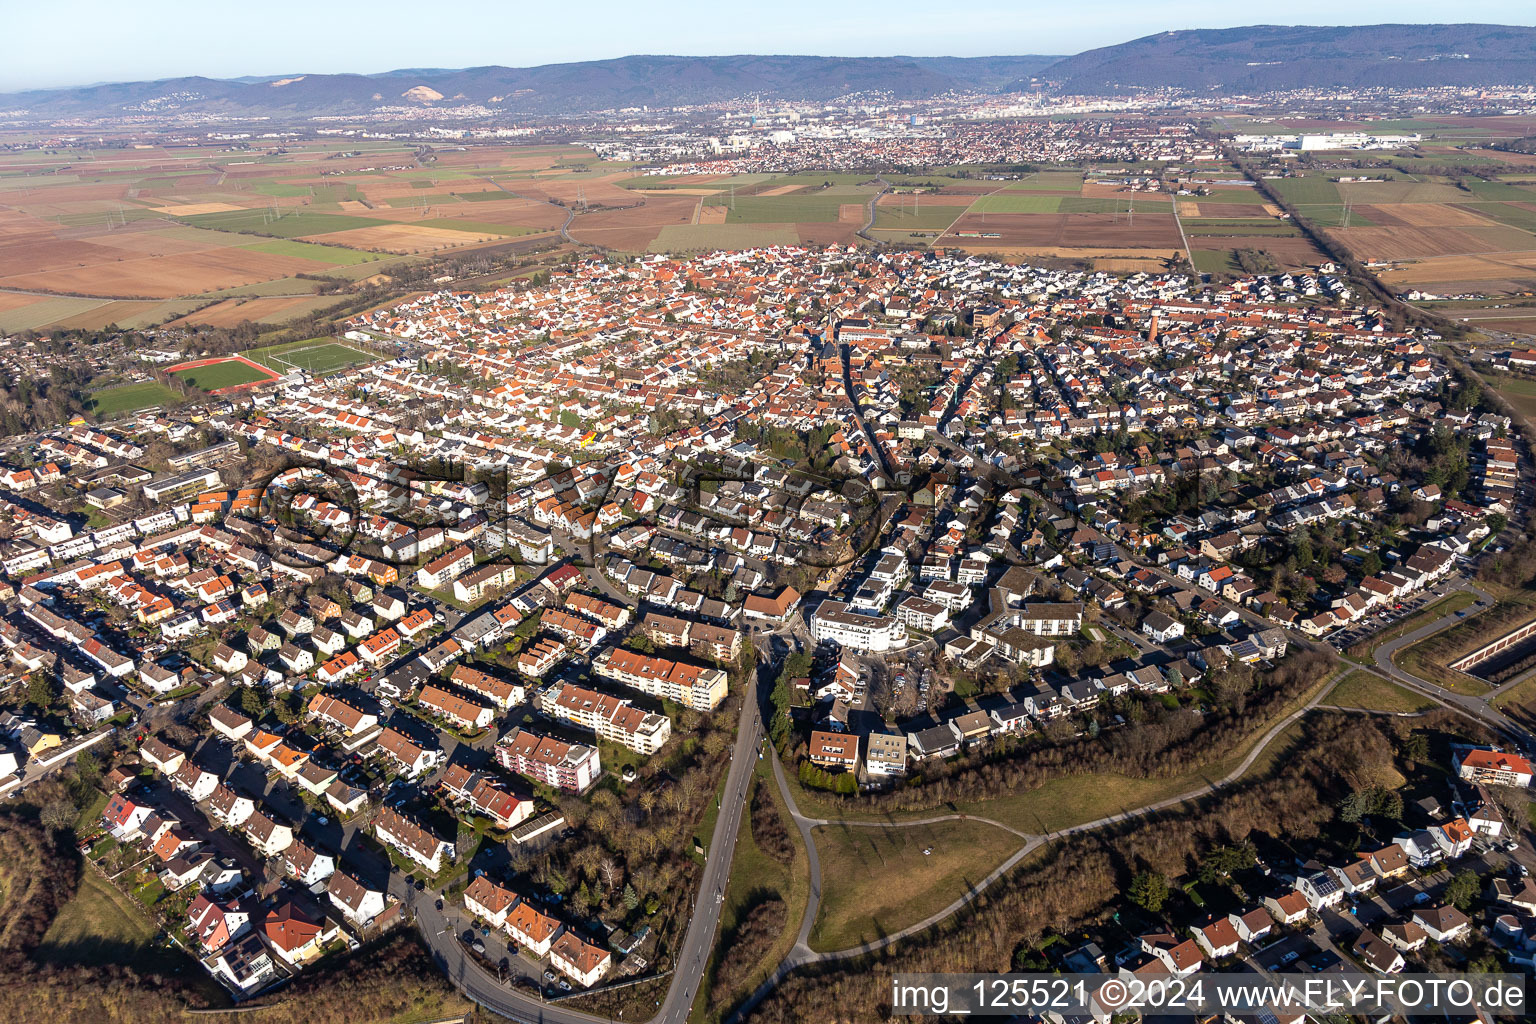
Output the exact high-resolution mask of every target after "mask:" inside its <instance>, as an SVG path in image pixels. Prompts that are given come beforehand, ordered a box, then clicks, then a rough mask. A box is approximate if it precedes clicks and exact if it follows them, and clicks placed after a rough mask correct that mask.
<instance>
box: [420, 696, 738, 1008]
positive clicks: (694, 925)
mask: <svg viewBox="0 0 1536 1024" xmlns="http://www.w3.org/2000/svg"><path fill="white" fill-rule="evenodd" d="M762 742H763V721H762V716H761V715H760V714H759V713H758V708H757V701H756V687H753V686H749V687H744V688H743V693H742V707H741V719H740V722H739V724H738V727H737V730H736V745H735V747H734V748H733V750H732V754H731V767H730V769H729V771H727V773H726V778H725V788H724V789H723V790H722V791H721V793H720V796H719V800H720V813H719V816H718V817H717V818H716V820H715V831H714V834H713V835H712V836H711V837H710V843H709V848H708V850H707V851H706V852H705V859H704V878H703V881H702V882H701V883H700V885H699V892H698V897H697V899H696V903H695V906H694V908H693V915H692V918H691V919H690V920H689V922H688V931H687V933H686V934H685V935H684V937H683V944H682V947H681V948H680V949H679V950H678V951H677V953H676V956H675V957H674V959H673V972H672V974H671V979H672V984H671V987H670V988H668V989H667V996H666V998H665V999H664V1000H662V1002H661V1005H660V1007H659V1008H658V1009H657V1012H656V1014H655V1016H653V1017H652V1018H651V1019H650V1024H684V1022H685V1021H686V1020H687V1019H688V1011H689V1009H690V1008H691V1007H692V1005H693V999H694V996H695V995H697V993H698V991H699V983H700V981H701V980H702V979H703V977H704V968H705V966H706V965H707V964H708V963H709V954H710V951H711V950H712V949H713V948H714V942H715V929H716V927H717V926H718V925H719V923H720V908H721V906H722V900H723V897H724V894H725V887H726V883H727V881H728V880H729V878H730V873H731V858H732V856H733V855H734V854H735V851H736V834H737V832H738V831H739V830H740V827H741V812H742V808H743V807H744V806H745V804H746V799H747V792H748V786H749V784H750V782H751V777H752V769H753V766H754V765H755V764H756V763H757V755H758V752H759V750H761V748H762ZM406 899H407V903H408V905H409V906H410V908H411V910H413V911H414V912H415V914H416V923H417V925H418V926H419V927H420V929H421V934H422V937H423V938H424V939H425V940H426V942H427V945H428V946H429V947H431V950H432V955H433V957H434V959H436V960H437V963H438V966H439V967H441V968H442V969H443V970H444V971H445V972H447V974H448V977H449V978H450V979H452V981H453V982H454V984H455V985H457V986H458V987H459V988H460V989H461V990H462V991H463V992H464V994H465V995H467V996H468V997H469V998H471V999H473V1000H474V1001H475V1002H476V1003H478V1004H480V1005H481V1006H483V1007H484V1008H486V1009H487V1010H491V1011H492V1012H494V1013H498V1014H501V1015H502V1016H504V1017H508V1018H511V1019H512V1020H515V1021H522V1022H528V1024H534V1022H537V1024H591V1022H593V1021H602V1020H605V1019H606V1018H603V1017H597V1016H593V1015H592V1014H588V1013H582V1012H581V1011H579V1010H576V1009H570V1008H567V1007H566V1006H564V1005H562V1004H561V1003H558V1002H556V1003H544V1002H540V1001H539V999H538V998H537V997H534V996H531V995H529V994H527V993H526V992H523V991H519V990H515V989H512V988H509V987H508V986H507V985H505V984H503V983H502V982H501V981H499V980H498V979H497V977H496V975H494V974H492V973H491V972H489V971H487V970H485V968H483V967H481V966H480V964H479V963H478V962H477V961H476V960H475V959H474V958H473V957H471V956H470V955H469V954H468V953H467V952H466V951H465V949H464V947H463V946H462V945H460V943H459V940H458V936H457V934H456V930H455V928H454V927H453V925H452V924H450V923H449V921H448V919H447V918H446V917H445V916H444V914H443V913H442V912H441V911H439V910H438V909H437V906H436V899H437V894H436V893H434V892H431V891H427V892H424V893H420V894H418V893H416V892H415V891H409V892H408V893H407V896H406Z"/></svg>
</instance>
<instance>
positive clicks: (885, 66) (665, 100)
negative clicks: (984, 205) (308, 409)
mask: <svg viewBox="0 0 1536 1024" xmlns="http://www.w3.org/2000/svg"><path fill="white" fill-rule="evenodd" d="M1059 59H1060V58H1059V57H1054V56H1025V57H796V56H752V55H741V56H731V57H662V56H637V57H619V58H617V59H614V60H599V61H584V62H581V63H576V64H546V65H544V66H542V67H534V68H504V67H483V68H465V69H462V70H449V69H442V68H413V69H407V70H400V71H386V72H383V73H382V74H376V75H288V76H281V77H279V76H273V77H270V78H259V79H250V78H246V79H238V80H231V79H213V78H171V79H165V80H162V81H157V82H124V83H114V84H105V85H92V86H85V87H81V88H77V89H47V90H36V91H32V92H22V93H11V94H8V95H4V94H0V112H3V111H5V110H22V109H24V110H26V111H28V112H29V113H30V114H31V115H33V116H35V117H44V118H56V117H101V116H112V115H118V114H144V113H149V114H153V113H166V114H181V113H206V114H229V115H237V116H238V115H262V116H272V117H283V116H301V117H302V116H311V115H315V114H343V115H344V114H362V113H366V112H368V111H371V110H376V109H378V108H379V107H387V106H405V107H426V106H433V107H447V106H464V105H466V104H479V105H482V106H485V107H489V108H492V109H495V110H498V111H503V112H506V113H514V114H515V113H525V114H572V113H581V112H584V111H592V110H609V109H613V108H621V107H642V106H652V107H670V106H679V105H686V104H695V103H712V102H718V101H720V100H728V99H734V98H737V97H742V96H752V95H761V96H762V97H763V99H765V100H774V99H779V100H830V99H833V98H835V97H838V96H846V95H849V94H852V93H862V92H881V93H887V94H890V95H894V96H896V97H898V98H900V99H923V98H926V97H930V96H937V95H939V94H941V93H944V92H948V91H950V90H954V89H977V88H981V89H987V90H990V91H1001V90H1002V89H1004V88H1005V87H1007V86H1009V85H1010V84H1011V83H1013V82H1016V81H1020V80H1027V79H1028V77H1029V76H1031V75H1033V74H1035V73H1036V72H1038V71H1040V70H1041V69H1043V68H1045V67H1048V66H1049V65H1051V64H1054V63H1055V62H1056V61H1058V60H1059Z"/></svg>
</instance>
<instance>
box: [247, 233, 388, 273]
mask: <svg viewBox="0 0 1536 1024" xmlns="http://www.w3.org/2000/svg"><path fill="white" fill-rule="evenodd" d="M240 248H242V249H250V250H251V251H252V252H265V253H271V254H272V255H274V256H296V257H298V258H299V259H304V260H314V261H315V262H316V263H329V264H331V265H332V266H336V267H348V266H351V265H352V264H354V263H368V262H371V261H373V260H376V259H379V257H378V256H375V255H374V254H373V253H368V252H361V251H359V250H357V249H343V248H342V247H341V246H339V245H316V244H315V243H314V242H296V241H294V240H292V239H289V238H284V239H278V240H275V241H271V242H252V243H250V244H249V245H242V246H241V247H240Z"/></svg>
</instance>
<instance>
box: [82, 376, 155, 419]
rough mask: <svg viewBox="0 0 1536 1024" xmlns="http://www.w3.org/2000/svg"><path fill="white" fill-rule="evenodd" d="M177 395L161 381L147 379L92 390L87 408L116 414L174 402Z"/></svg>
mask: <svg viewBox="0 0 1536 1024" xmlns="http://www.w3.org/2000/svg"><path fill="white" fill-rule="evenodd" d="M176 397H177V396H176V392H174V391H172V390H171V389H170V388H168V387H166V386H165V385H164V384H161V383H160V382H159V381H157V380H146V381H143V382H141V383H138V384H124V385H123V386H122V387H116V388H107V389H106V390H103V391H92V392H91V393H90V394H89V395H87V396H86V399H85V410H86V412H94V413H99V414H100V415H102V416H116V415H118V414H120V413H125V412H134V411H136V410H138V409H148V408H150V407H152V406H157V405H165V404H166V403H167V402H174V401H175V400H176Z"/></svg>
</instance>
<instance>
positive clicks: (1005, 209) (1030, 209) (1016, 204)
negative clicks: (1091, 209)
mask: <svg viewBox="0 0 1536 1024" xmlns="http://www.w3.org/2000/svg"><path fill="white" fill-rule="evenodd" d="M1075 198H1081V197H1078V196H1051V195H1020V194H1019V193H1017V192H999V193H997V194H995V195H990V196H981V197H979V198H978V199H977V200H976V201H975V202H974V203H972V204H971V211H972V212H973V213H1060V212H1061V204H1062V201H1063V200H1065V199H1075Z"/></svg>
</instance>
